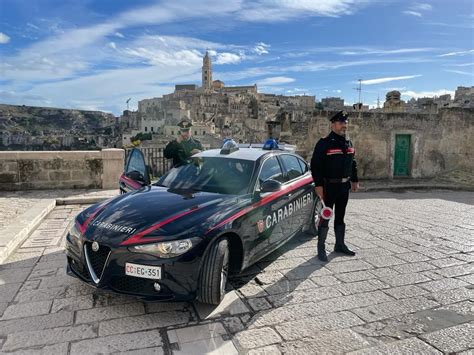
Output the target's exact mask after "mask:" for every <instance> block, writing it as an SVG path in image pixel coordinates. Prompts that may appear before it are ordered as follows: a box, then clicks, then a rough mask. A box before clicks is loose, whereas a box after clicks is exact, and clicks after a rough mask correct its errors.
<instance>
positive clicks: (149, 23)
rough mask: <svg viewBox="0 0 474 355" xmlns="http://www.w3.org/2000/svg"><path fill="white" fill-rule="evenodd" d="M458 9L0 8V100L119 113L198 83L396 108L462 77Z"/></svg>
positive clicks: (448, 4)
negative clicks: (395, 94)
mask: <svg viewBox="0 0 474 355" xmlns="http://www.w3.org/2000/svg"><path fill="white" fill-rule="evenodd" d="M473 4H474V2H473V1H470V0H449V1H448V0H436V1H420V2H417V1H396V0H360V1H356V0H318V1H316V0H253V1H246V0H226V1H221V0H201V1H197V0H196V1H191V0H163V1H152V0H134V1H130V0H101V1H98V0H96V1H93V0H82V1H81V0H0V59H1V60H0V103H11V104H25V105H36V106H54V107H66V108H80V109H98V110H103V111H110V112H113V113H115V114H119V113H120V112H121V111H122V110H123V109H124V108H125V107H126V104H125V101H126V100H127V98H131V101H130V104H131V108H136V106H137V102H138V100H141V99H144V98H151V97H159V96H161V95H163V94H166V93H170V92H172V90H173V88H174V84H179V83H196V84H200V81H201V66H202V56H203V55H204V53H205V51H206V49H209V50H210V52H211V54H212V57H213V70H214V75H213V78H214V80H215V79H220V80H222V81H224V82H225V83H226V85H250V84H253V83H257V84H258V86H259V91H260V92H269V93H278V94H286V95H301V94H308V95H316V98H317V100H320V99H321V98H323V97H328V96H340V97H343V98H344V99H345V100H346V102H348V103H349V104H351V103H353V102H356V101H357V98H358V93H357V91H356V90H354V88H355V87H357V79H359V78H361V79H363V85H362V99H363V102H364V103H366V104H369V105H371V106H373V105H376V102H377V97H378V96H380V100H381V102H383V101H384V98H385V94H386V92H387V91H389V90H393V89H396V90H399V91H401V92H402V95H403V98H404V99H405V100H407V99H409V98H410V97H423V96H433V95H440V94H443V93H453V92H454V90H455V89H456V87H457V86H472V85H473V81H474V80H473V79H474V65H473V64H474V30H473V28H474V26H473V24H474V8H473V7H474V5H473Z"/></svg>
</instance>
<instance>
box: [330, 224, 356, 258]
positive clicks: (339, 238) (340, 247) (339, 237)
mask: <svg viewBox="0 0 474 355" xmlns="http://www.w3.org/2000/svg"><path fill="white" fill-rule="evenodd" d="M334 234H336V245H335V246H334V251H335V252H339V253H343V254H346V255H350V256H354V255H355V253H354V252H353V251H352V250H350V249H349V248H348V247H347V245H346V244H344V235H345V234H346V225H345V224H341V225H337V226H334Z"/></svg>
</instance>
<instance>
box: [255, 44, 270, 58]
mask: <svg viewBox="0 0 474 355" xmlns="http://www.w3.org/2000/svg"><path fill="white" fill-rule="evenodd" d="M269 48H270V45H269V44H265V43H263V42H260V43H257V44H256V45H255V48H254V49H253V50H254V52H255V53H257V54H258V55H262V54H268V49H269Z"/></svg>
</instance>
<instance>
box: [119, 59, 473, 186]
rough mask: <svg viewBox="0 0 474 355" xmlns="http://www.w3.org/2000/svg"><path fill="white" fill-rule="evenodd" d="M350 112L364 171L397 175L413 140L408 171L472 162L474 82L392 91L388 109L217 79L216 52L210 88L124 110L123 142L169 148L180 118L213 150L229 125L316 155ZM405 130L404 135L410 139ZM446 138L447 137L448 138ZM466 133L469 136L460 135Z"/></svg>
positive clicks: (432, 171) (187, 89) (206, 81)
mask: <svg viewBox="0 0 474 355" xmlns="http://www.w3.org/2000/svg"><path fill="white" fill-rule="evenodd" d="M339 110H346V111H347V112H349V114H350V118H351V119H350V128H349V135H350V136H351V138H352V139H353V141H354V142H355V144H356V146H357V147H358V151H359V152H360V153H361V154H359V160H360V167H361V173H362V176H363V177H365V178H372V179H379V178H388V177H393V176H394V174H396V173H394V168H395V167H394V166H393V164H394V163H393V160H394V159H393V157H394V154H395V150H397V149H399V148H398V145H397V144H400V143H397V142H398V140H399V139H402V138H403V139H405V140H406V139H407V140H408V141H409V147H408V148H407V149H408V150H407V151H406V152H405V154H406V155H407V156H408V161H409V165H410V166H407V167H406V169H405V170H406V174H407V175H408V176H411V177H427V176H433V175H436V174H437V173H439V172H442V171H445V170H449V169H454V168H458V167H461V168H471V167H472V163H470V162H469V160H470V161H471V162H472V161H473V160H474V159H469V157H472V153H471V152H470V148H469V137H472V135H473V134H474V132H473V122H474V87H458V88H457V89H456V91H455V96H454V99H452V98H451V95H449V94H447V95H442V96H440V97H435V98H419V99H417V100H415V99H411V100H409V101H408V102H405V101H403V100H402V99H401V93H400V92H399V91H390V92H388V93H387V94H386V100H385V102H384V104H383V107H380V108H373V109H369V107H368V106H367V105H346V104H345V102H344V100H343V99H342V98H338V97H329V98H323V99H322V100H321V102H318V103H316V98H315V96H309V95H301V96H285V95H276V94H266V93H260V92H258V88H257V85H256V84H254V85H249V86H231V87H227V86H225V83H224V82H222V81H221V80H213V72H212V62H211V58H210V56H209V54H208V53H206V55H205V57H204V59H203V66H202V86H201V87H198V86H197V85H191V84H189V85H176V86H175V91H174V92H173V93H171V94H168V95H163V97H159V98H151V99H143V100H141V101H139V102H138V111H124V114H123V115H122V116H121V118H120V126H121V131H122V144H123V145H124V146H127V145H130V144H131V143H132V142H131V140H133V138H134V137H137V135H138V134H144V133H149V134H150V135H149V136H150V138H151V140H145V141H142V142H141V146H142V147H154V148H163V147H164V146H165V145H166V143H167V142H169V140H170V139H172V138H173V137H174V136H176V135H177V133H178V132H177V127H176V124H177V123H178V122H179V121H180V120H181V119H182V118H183V117H189V118H191V120H192V121H193V130H192V131H193V134H194V136H196V137H197V138H198V139H199V140H201V142H202V143H203V145H204V147H206V148H209V147H211V148H216V147H219V146H220V144H221V142H222V139H221V134H220V133H221V130H222V128H223V127H224V125H229V126H230V127H231V129H232V136H233V138H234V139H235V140H236V141H240V142H262V141H263V140H264V139H266V138H268V137H273V138H277V139H279V141H280V142H286V143H289V144H293V145H296V146H297V150H298V153H300V154H301V155H302V156H303V157H305V158H307V159H310V158H311V154H312V149H313V147H314V143H315V142H316V141H317V139H319V138H320V137H321V136H324V135H326V134H327V132H328V130H329V123H328V122H329V121H328V117H330V115H332V114H333V113H334V112H335V111H339ZM402 136H403V137H402ZM440 137H442V138H443V139H442V141H440V139H439V138H440ZM461 137H464V138H465V139H460V138H461Z"/></svg>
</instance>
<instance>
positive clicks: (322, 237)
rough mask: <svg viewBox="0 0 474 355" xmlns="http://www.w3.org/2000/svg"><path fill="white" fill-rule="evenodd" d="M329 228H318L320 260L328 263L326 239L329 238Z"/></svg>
mask: <svg viewBox="0 0 474 355" xmlns="http://www.w3.org/2000/svg"><path fill="white" fill-rule="evenodd" d="M328 232H329V227H322V226H319V228H318V259H319V260H321V261H328V256H327V255H326V245H325V243H326V237H327V236H328Z"/></svg>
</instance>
